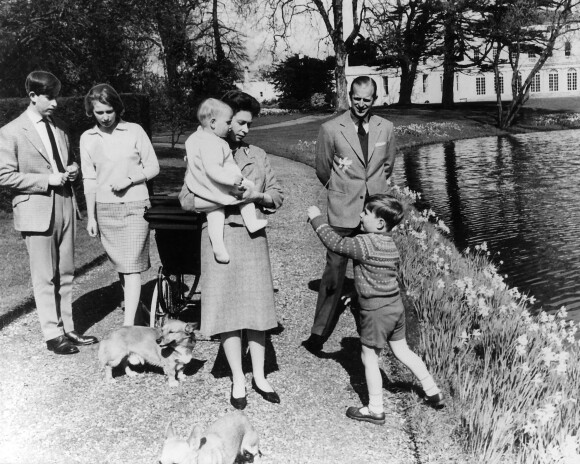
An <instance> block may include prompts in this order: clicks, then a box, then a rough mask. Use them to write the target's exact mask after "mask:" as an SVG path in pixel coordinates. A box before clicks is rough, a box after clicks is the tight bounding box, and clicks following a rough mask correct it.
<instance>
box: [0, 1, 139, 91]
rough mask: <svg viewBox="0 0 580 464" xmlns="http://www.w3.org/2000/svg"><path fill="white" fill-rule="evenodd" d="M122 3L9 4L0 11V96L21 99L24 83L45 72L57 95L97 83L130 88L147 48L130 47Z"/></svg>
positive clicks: (59, 2)
mask: <svg viewBox="0 0 580 464" xmlns="http://www.w3.org/2000/svg"><path fill="white" fill-rule="evenodd" d="M123 3H124V2H123V1H122V0H100V1H99V0H59V1H54V0H51V1H49V0H35V1H28V0H12V1H5V2H2V4H1V6H0V96H3V97H10V96H24V94H25V91H24V88H23V87H24V86H23V83H24V80H25V78H26V76H27V74H28V73H29V72H30V71H32V70H34V69H46V70H50V71H51V72H53V73H54V74H56V75H57V76H58V77H59V78H60V79H61V81H62V83H63V94H83V93H85V92H86V91H87V90H88V88H89V87H90V86H92V85H93V84H95V83H97V82H105V81H106V82H109V83H110V84H111V85H113V86H114V87H115V88H117V89H118V90H119V91H130V90H132V88H133V82H134V76H135V75H136V74H139V73H141V72H142V70H143V67H144V64H145V57H146V51H147V45H146V44H144V43H142V42H140V43H131V42H130V38H129V36H128V34H127V33H126V30H127V28H126V26H125V24H127V23H128V22H130V18H129V17H128V10H127V9H126V8H125V7H124V4H123Z"/></svg>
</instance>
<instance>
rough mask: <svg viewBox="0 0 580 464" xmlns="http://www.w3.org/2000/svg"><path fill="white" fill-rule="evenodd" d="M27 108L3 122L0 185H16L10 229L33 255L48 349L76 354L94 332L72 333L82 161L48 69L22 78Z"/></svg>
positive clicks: (36, 291)
mask: <svg viewBox="0 0 580 464" xmlns="http://www.w3.org/2000/svg"><path fill="white" fill-rule="evenodd" d="M25 86H26V93H27V95H28V97H29V99H30V103H29V105H28V108H27V109H26V111H24V113H22V114H21V115H20V116H19V117H18V118H16V119H15V120H13V121H11V122H10V123H8V124H6V125H5V126H4V127H2V128H1V129H0V185H2V186H4V187H9V188H11V189H12V190H13V191H14V192H15V196H14V198H13V200H12V209H13V213H14V228H15V229H16V230H17V231H20V232H21V233H22V237H23V238H24V241H25V242H26V248H27V250H28V255H29V258H30V272H31V276H32V287H33V290H34V300H35V302H36V309H37V311H38V317H39V319H40V326H41V329H42V333H43V336H44V339H45V341H46V346H47V348H48V349H49V350H50V351H52V352H54V353H56V354H73V353H78V351H79V350H78V348H77V346H78V345H90V344H92V343H96V342H97V339H96V338H95V337H92V336H83V335H79V334H78V333H77V332H75V329H74V324H73V317H72V281H73V275H74V236H75V229H76V219H77V215H79V210H78V207H77V203H76V199H75V195H74V191H73V189H72V186H71V183H72V182H74V181H75V180H76V178H77V176H78V173H79V166H78V164H77V163H75V162H74V160H73V159H72V158H71V157H70V146H69V140H68V137H67V135H66V133H65V131H64V129H63V124H62V122H61V121H60V120H58V119H56V118H54V117H53V116H52V114H53V112H54V111H55V109H56V106H57V103H56V97H57V96H58V94H59V92H60V87H61V83H60V81H59V80H58V79H57V78H56V77H55V76H54V75H53V74H51V73H49V72H45V71H33V72H31V73H30V74H29V75H28V77H27V78H26V84H25Z"/></svg>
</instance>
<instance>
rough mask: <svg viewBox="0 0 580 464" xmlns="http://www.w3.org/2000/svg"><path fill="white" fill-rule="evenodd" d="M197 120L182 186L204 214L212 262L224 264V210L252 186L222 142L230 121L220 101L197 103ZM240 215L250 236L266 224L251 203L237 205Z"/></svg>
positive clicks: (226, 258) (187, 143) (188, 146)
mask: <svg viewBox="0 0 580 464" xmlns="http://www.w3.org/2000/svg"><path fill="white" fill-rule="evenodd" d="M197 119H198V120H199V122H200V124H201V125H200V126H199V127H198V129H197V131H196V132H194V133H193V134H191V135H190V136H189V137H188V139H187V140H186V141H185V151H186V153H187V171H186V174H185V184H186V185H187V188H188V189H189V190H190V191H191V192H193V194H194V195H195V209H196V211H199V212H204V213H206V217H207V232H208V235H209V239H210V242H211V246H212V249H213V253H214V256H215V259H216V261H218V262H219V263H224V264H226V263H229V261H230V256H229V254H228V251H227V250H226V247H225V244H224V223H225V211H224V207H225V206H227V205H235V204H240V203H241V200H240V199H239V197H240V196H241V194H242V193H243V191H244V190H252V189H253V188H254V187H255V186H254V183H253V182H252V181H250V180H248V179H245V178H244V177H243V176H242V172H241V171H240V168H239V167H238V165H237V164H236V161H235V160H234V157H233V156H232V151H231V150H230V147H229V145H228V143H227V142H226V141H225V140H224V137H226V136H227V134H228V131H229V129H230V124H231V122H232V109H231V108H230V107H229V106H228V105H226V104H225V103H223V102H221V101H220V100H216V99H215V98H208V99H206V100H204V101H203V102H202V103H201V104H200V106H199V109H198V111H197ZM240 214H241V215H242V218H243V220H244V225H245V226H246V229H247V230H248V231H249V232H250V233H254V232H257V231H258V230H260V229H263V228H264V227H266V224H267V223H268V221H266V220H265V219H258V217H257V216H256V207H255V206H254V204H253V203H244V204H240Z"/></svg>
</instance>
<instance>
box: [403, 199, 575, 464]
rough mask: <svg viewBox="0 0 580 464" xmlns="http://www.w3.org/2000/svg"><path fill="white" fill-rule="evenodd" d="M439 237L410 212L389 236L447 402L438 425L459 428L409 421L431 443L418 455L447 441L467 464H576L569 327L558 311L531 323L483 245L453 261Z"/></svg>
mask: <svg viewBox="0 0 580 464" xmlns="http://www.w3.org/2000/svg"><path fill="white" fill-rule="evenodd" d="M399 196H400V197H401V198H403V200H404V201H407V202H408V203H412V202H413V201H414V195H413V194H412V192H401V191H400V190H399ZM446 232H448V229H447V228H446V226H445V225H444V224H442V223H441V222H438V221H437V219H436V217H435V216H434V214H433V213H432V212H431V211H423V212H422V213H420V214H418V213H417V212H416V210H414V209H413V208H409V209H408V213H407V215H406V218H405V221H404V223H403V224H402V225H401V226H399V228H398V230H397V232H396V234H395V240H396V241H397V245H398V247H399V250H400V252H401V255H402V266H401V280H402V283H403V285H404V288H405V289H406V294H407V296H408V298H409V301H410V302H411V303H412V305H413V307H414V309H415V311H416V313H417V316H418V319H419V321H420V330H419V344H418V346H417V347H416V349H417V351H419V353H420V354H421V356H422V357H423V358H424V359H425V361H426V363H427V365H428V366H429V368H430V369H431V371H432V372H434V373H435V376H436V378H439V379H445V381H446V383H447V388H448V391H449V393H450V394H451V396H452V400H451V401H450V403H451V404H450V408H448V409H447V410H446V411H445V412H442V415H443V416H444V417H445V418H446V419H445V421H443V422H447V423H453V421H452V420H451V417H453V416H455V419H456V420H455V421H454V422H455V429H454V430H451V431H448V432H452V433H445V432H444V431H443V430H442V428H441V427H440V426H439V424H434V425H432V426H429V424H425V422H424V421H423V420H422V418H421V416H420V415H415V416H413V417H412V423H414V424H415V426H416V427H417V428H419V429H420V430H422V433H421V436H424V437H428V439H427V441H426V442H424V443H423V444H422V449H421V453H420V454H421V455H422V456H426V455H427V456H428V455H437V453H436V450H437V449H438V447H439V446H440V445H439V443H440V442H441V441H442V440H445V439H446V438H447V439H453V440H455V441H458V442H461V443H463V447H464V450H465V452H466V453H468V454H469V455H471V458H470V460H469V462H480V463H486V464H489V463H498V464H502V463H510V464H511V463H514V464H530V463H538V464H539V463H566V464H572V463H577V462H580V437H579V436H578V434H577V427H578V423H580V409H578V407H577V404H576V402H577V400H576V398H577V392H578V384H579V381H580V356H579V355H580V347H579V345H580V342H578V341H577V340H576V338H575V334H576V331H577V328H576V326H575V325H574V323H573V322H572V321H567V320H566V311H565V309H564V308H562V309H561V310H560V311H559V312H558V314H555V315H547V314H545V313H540V314H539V315H537V316H532V315H531V314H530V311H529V306H530V303H533V301H532V300H533V299H532V298H528V297H527V296H525V295H522V294H521V293H520V292H518V291H517V289H510V288H509V287H508V286H507V285H506V284H505V282H504V279H503V277H502V276H500V275H499V274H498V273H497V270H496V267H495V266H494V265H493V262H492V260H491V259H490V252H489V251H488V250H487V247H486V245H485V243H483V244H481V245H478V246H476V248H475V250H465V251H464V252H459V251H458V250H457V249H456V248H455V247H454V246H453V243H451V241H450V240H449V239H447V238H446V237H445V234H446ZM434 447H435V448H434ZM441 462H443V461H441Z"/></svg>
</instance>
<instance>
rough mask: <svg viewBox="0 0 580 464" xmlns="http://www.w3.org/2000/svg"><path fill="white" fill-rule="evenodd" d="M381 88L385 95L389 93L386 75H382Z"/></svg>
mask: <svg viewBox="0 0 580 464" xmlns="http://www.w3.org/2000/svg"><path fill="white" fill-rule="evenodd" d="M383 90H384V91H385V95H388V94H389V78H388V77H387V76H383Z"/></svg>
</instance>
